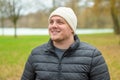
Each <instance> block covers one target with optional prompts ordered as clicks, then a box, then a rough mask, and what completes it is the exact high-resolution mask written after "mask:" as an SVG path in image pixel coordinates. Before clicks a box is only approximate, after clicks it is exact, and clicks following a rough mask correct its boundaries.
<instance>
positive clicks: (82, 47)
mask: <svg viewBox="0 0 120 80" xmlns="http://www.w3.org/2000/svg"><path fill="white" fill-rule="evenodd" d="M79 48H81V49H88V50H95V49H96V47H95V46H93V45H91V44H89V43H87V42H80V46H79Z"/></svg>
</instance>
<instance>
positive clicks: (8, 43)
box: [0, 34, 120, 80]
mask: <svg viewBox="0 0 120 80" xmlns="http://www.w3.org/2000/svg"><path fill="white" fill-rule="evenodd" d="M79 37H80V40H81V41H84V42H87V43H89V44H91V45H93V46H96V47H97V48H98V49H99V50H100V51H101V52H102V54H103V56H104V58H105V60H106V62H107V64H108V67H109V71H110V75H111V80H119V79H120V58H119V57H120V45H119V44H118V42H119V38H118V37H117V36H116V35H114V34H88V35H79ZM48 40H49V36H18V38H16V39H15V38H14V37H13V36H0V80H20V77H21V75H22V72H23V69H24V64H25V62H26V60H27V58H28V56H29V54H30V52H31V50H32V49H33V48H34V47H36V46H39V45H41V44H43V43H45V42H47V41H48Z"/></svg>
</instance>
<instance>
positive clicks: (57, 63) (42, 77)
mask: <svg viewBox="0 0 120 80" xmlns="http://www.w3.org/2000/svg"><path fill="white" fill-rule="evenodd" d="M48 21H49V26H48V30H49V35H50V40H49V42H48V43H46V44H43V45H41V46H38V47H37V48H35V49H33V51H32V53H31V55H30V56H29V58H28V61H27V62H26V65H25V70H24V72H23V75H22V78H21V80H110V76H109V71H108V68H107V65H106V62H105V60H104V58H103V56H102V55H101V53H100V51H99V50H97V49H96V48H95V47H92V46H91V45H89V44H87V43H84V42H81V41H80V40H79V38H78V36H77V35H76V34H75V30H76V26H77V18H76V15H75V13H74V12H73V10H72V9H71V8H68V7H59V8H57V9H56V10H55V11H53V12H52V13H51V14H50V16H49V19H48Z"/></svg>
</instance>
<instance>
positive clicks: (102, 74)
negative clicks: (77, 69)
mask: <svg viewBox="0 0 120 80" xmlns="http://www.w3.org/2000/svg"><path fill="white" fill-rule="evenodd" d="M90 80H110V75H109V71H108V67H107V64H106V62H105V60H104V58H103V56H102V54H101V52H100V51H98V50H97V49H96V50H95V51H94V54H93V58H92V62H91V71H90Z"/></svg>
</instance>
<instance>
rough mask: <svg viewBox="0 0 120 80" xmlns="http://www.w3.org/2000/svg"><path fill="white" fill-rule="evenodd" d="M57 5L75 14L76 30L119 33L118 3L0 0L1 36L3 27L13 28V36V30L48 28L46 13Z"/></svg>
mask: <svg viewBox="0 0 120 80" xmlns="http://www.w3.org/2000/svg"><path fill="white" fill-rule="evenodd" d="M59 6H68V7H71V8H72V9H73V10H74V11H75V13H76V15H77V17H78V28H85V29H90V28H92V29H106V28H107V29H113V31H114V32H115V34H120V24H119V22H120V0H60V1H59V0H44V1H43V0H27V1H26V0H0V29H1V30H0V32H1V33H0V34H1V35H4V34H5V31H4V28H14V30H13V32H14V36H17V34H16V33H17V29H16V28H47V26H48V17H49V14H50V13H51V11H53V10H54V9H55V8H57V7H59ZM21 31H22V30H21Z"/></svg>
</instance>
